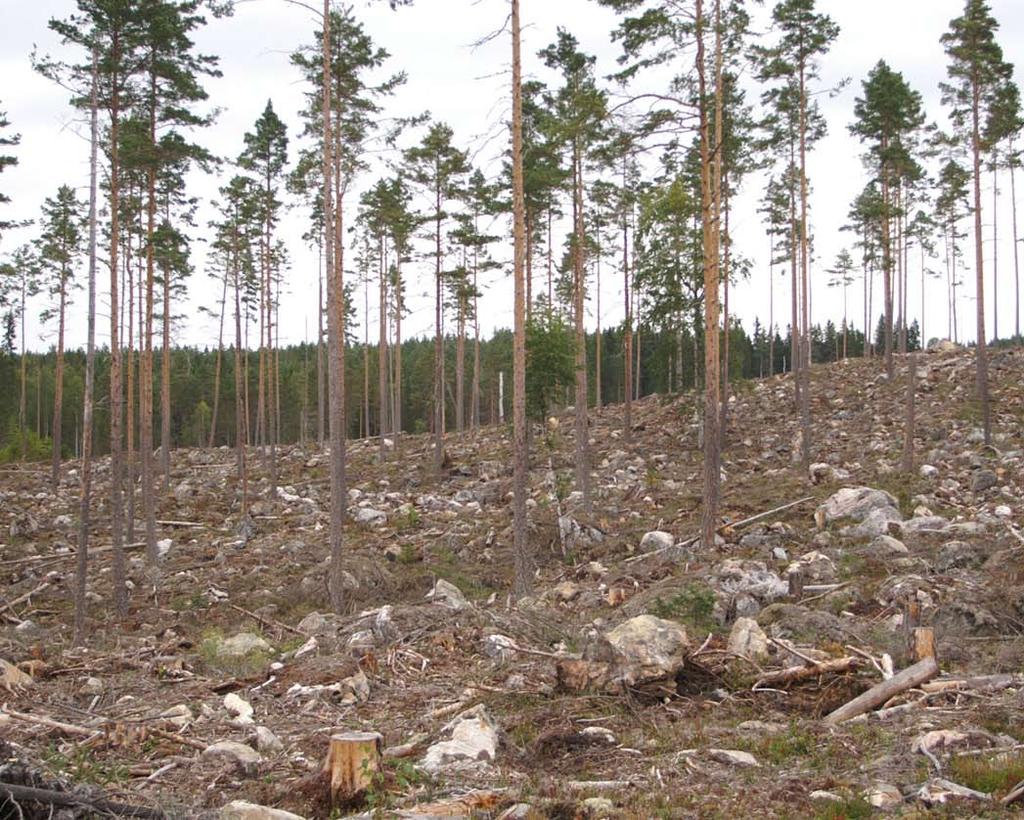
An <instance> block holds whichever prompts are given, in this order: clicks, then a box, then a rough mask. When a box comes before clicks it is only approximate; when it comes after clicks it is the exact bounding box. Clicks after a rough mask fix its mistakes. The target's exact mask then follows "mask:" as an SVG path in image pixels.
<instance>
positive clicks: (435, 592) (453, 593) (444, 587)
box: [427, 578, 469, 612]
mask: <svg viewBox="0 0 1024 820" xmlns="http://www.w3.org/2000/svg"><path fill="white" fill-rule="evenodd" d="M427 597H428V598H430V599H431V600H432V601H433V602H434V603H435V604H441V605H442V606H446V607H448V608H449V609H454V610H455V611H456V612H457V611H459V610H461V609H465V608H466V607H468V606H469V601H467V600H466V596H465V595H463V594H462V591H461V590H460V589H459V588H458V587H457V586H455V584H453V583H450V582H449V581H446V580H444V578H438V580H437V582H436V583H435V584H434V588H433V589H432V590H430V592H428V593H427Z"/></svg>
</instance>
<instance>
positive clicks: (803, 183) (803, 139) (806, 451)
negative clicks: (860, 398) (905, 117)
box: [800, 64, 811, 468]
mask: <svg viewBox="0 0 1024 820" xmlns="http://www.w3.org/2000/svg"><path fill="white" fill-rule="evenodd" d="M807 198H808V193H807V88H806V85H805V76H804V66H803V64H801V66H800V284H801V291H802V298H803V325H804V327H803V339H804V344H803V351H802V354H801V361H800V364H801V372H802V374H803V385H802V386H801V388H800V457H801V461H802V463H803V466H804V468H807V467H809V466H810V463H811V304H810V290H811V279H810V265H809V260H808V246H809V244H810V237H809V236H808V235H807V233H808V231H807Z"/></svg>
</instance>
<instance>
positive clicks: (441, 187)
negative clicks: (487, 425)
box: [405, 123, 469, 475]
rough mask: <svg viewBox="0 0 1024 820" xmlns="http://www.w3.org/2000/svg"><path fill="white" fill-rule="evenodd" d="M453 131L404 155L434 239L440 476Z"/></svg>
mask: <svg viewBox="0 0 1024 820" xmlns="http://www.w3.org/2000/svg"><path fill="white" fill-rule="evenodd" d="M454 136H455V133H454V131H452V129H451V128H450V127H449V126H447V125H445V124H444V123H434V124H433V125H431V126H430V128H429V130H428V131H427V133H426V135H425V136H424V137H423V140H422V141H421V142H420V144H419V145H417V146H414V147H412V148H410V149H408V150H407V151H406V152H405V163H406V167H407V168H408V175H409V178H410V179H411V180H412V181H413V182H415V183H416V184H418V185H419V186H421V187H422V188H423V189H424V190H425V191H426V192H427V193H429V195H430V197H431V200H432V210H431V212H430V214H429V217H430V221H431V222H432V223H433V227H434V231H433V240H434V325H435V330H434V382H435V383H434V422H433V431H434V472H435V473H436V474H437V475H440V474H441V468H442V463H443V461H444V434H445V430H444V427H445V423H444V417H445V416H444V402H445V398H444V378H445V377H444V328H443V325H442V306H443V301H442V286H443V281H442V280H443V270H444V251H443V240H444V223H445V221H446V219H447V218H448V216H449V214H448V211H447V210H446V208H447V207H448V203H449V201H450V200H452V199H455V198H457V197H458V195H459V191H460V190H461V185H462V181H463V177H464V176H465V175H466V173H467V172H468V171H469V165H468V160H467V156H466V153H465V152H464V151H461V150H459V149H458V148H456V147H455V146H454V145H453V144H452V140H453V138H454Z"/></svg>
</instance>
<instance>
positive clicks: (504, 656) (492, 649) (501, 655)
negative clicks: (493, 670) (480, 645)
mask: <svg viewBox="0 0 1024 820" xmlns="http://www.w3.org/2000/svg"><path fill="white" fill-rule="evenodd" d="M515 645H516V644H515V641H513V640H512V639H511V638H509V637H507V636H506V635H488V636H487V637H486V638H484V654H485V655H486V656H487V657H488V658H494V659H495V660H497V661H503V662H508V661H510V660H512V658H513V657H515V651H514V649H515Z"/></svg>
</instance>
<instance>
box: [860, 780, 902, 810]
mask: <svg viewBox="0 0 1024 820" xmlns="http://www.w3.org/2000/svg"><path fill="white" fill-rule="evenodd" d="M864 799H865V800H867V801H868V802H869V803H870V804H871V805H872V806H874V807H875V808H876V809H892V808H895V807H896V806H899V805H900V804H901V803H903V793H902V792H900V790H899V789H897V788H896V787H895V786H893V785H892V784H890V783H875V784H874V785H873V786H870V787H869V788H867V789H865V790H864Z"/></svg>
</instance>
